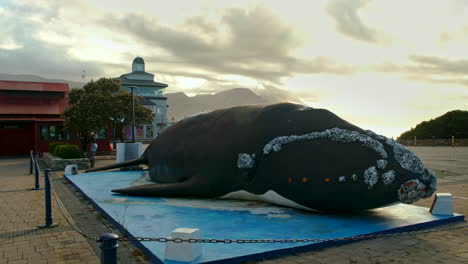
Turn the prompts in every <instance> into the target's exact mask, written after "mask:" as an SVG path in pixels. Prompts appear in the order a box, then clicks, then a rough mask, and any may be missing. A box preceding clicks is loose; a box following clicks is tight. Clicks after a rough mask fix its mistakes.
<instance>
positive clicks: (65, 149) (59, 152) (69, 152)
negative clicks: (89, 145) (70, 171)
mask: <svg viewBox="0 0 468 264" xmlns="http://www.w3.org/2000/svg"><path fill="white" fill-rule="evenodd" d="M54 155H55V156H57V157H60V158H62V159H76V158H82V157H83V154H82V152H81V150H80V147H78V146H77V145H70V144H65V145H59V146H57V147H56V148H55V153H54Z"/></svg>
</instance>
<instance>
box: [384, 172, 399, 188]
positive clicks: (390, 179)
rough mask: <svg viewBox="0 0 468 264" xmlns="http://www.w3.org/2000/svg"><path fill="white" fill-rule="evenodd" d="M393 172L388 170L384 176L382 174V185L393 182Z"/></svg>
mask: <svg viewBox="0 0 468 264" xmlns="http://www.w3.org/2000/svg"><path fill="white" fill-rule="evenodd" d="M395 176H396V174H395V171H394V170H389V171H387V172H385V173H384V174H382V181H383V183H384V184H386V185H388V184H390V183H392V182H393V180H395Z"/></svg>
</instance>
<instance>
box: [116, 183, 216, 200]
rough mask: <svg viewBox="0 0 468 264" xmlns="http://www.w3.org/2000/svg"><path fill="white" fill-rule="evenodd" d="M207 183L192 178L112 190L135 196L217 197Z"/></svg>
mask: <svg viewBox="0 0 468 264" xmlns="http://www.w3.org/2000/svg"><path fill="white" fill-rule="evenodd" d="M210 189H211V188H210V187H209V185H207V184H203V183H199V182H198V183H197V182H195V181H194V180H193V178H192V179H190V180H188V181H184V182H180V183H167V184H145V185H140V186H135V187H130V188H126V189H114V190H112V192H115V193H119V194H125V195H134V196H156V197H190V196H191V197H204V198H209V197H216V196H214V193H213V192H211V191H210Z"/></svg>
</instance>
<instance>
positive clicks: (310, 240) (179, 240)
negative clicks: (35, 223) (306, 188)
mask: <svg viewBox="0 0 468 264" xmlns="http://www.w3.org/2000/svg"><path fill="white" fill-rule="evenodd" d="M37 166H38V168H39V171H41V170H40V166H39V163H38V164H37ZM51 174H54V175H55V177H56V178H60V176H59V175H57V174H56V173H55V172H52V171H51ZM51 189H52V194H53V196H54V200H55V202H56V204H57V207H58V208H59V209H60V212H61V214H62V215H63V217H64V218H65V220H66V221H67V223H68V224H69V225H70V226H71V227H72V228H73V229H74V230H75V231H76V232H78V233H79V234H81V235H82V236H83V237H85V238H88V239H92V240H95V241H97V240H99V237H97V236H93V235H90V234H88V233H85V232H84V231H82V230H81V229H79V228H78V227H77V226H76V225H75V224H74V223H73V222H72V221H71V220H70V219H69V217H68V215H67V214H66V213H65V211H64V209H63V208H62V206H61V202H60V201H59V200H58V198H57V194H56V193H55V190H54V188H53V184H52V182H51ZM106 226H107V225H106ZM107 227H109V226H107ZM467 227H468V224H466V221H465V224H462V225H454V226H443V227H436V228H430V229H421V230H414V231H405V232H397V233H391V234H375V235H358V236H350V237H337V238H302V239H214V238H189V239H184V238H170V237H126V236H119V237H118V240H119V241H142V242H161V243H167V242H174V243H207V244H215V243H224V244H233V243H234V244H258V243H320V242H329V241H333V242H336V241H346V240H368V239H374V238H383V237H395V236H407V235H418V234H429V233H434V232H441V231H449V230H455V229H462V228H467Z"/></svg>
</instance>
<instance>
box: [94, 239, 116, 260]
mask: <svg viewBox="0 0 468 264" xmlns="http://www.w3.org/2000/svg"><path fill="white" fill-rule="evenodd" d="M118 237H119V236H117V235H116V234H111V233H105V234H103V235H102V236H101V237H100V238H99V240H98V241H97V242H101V245H100V246H99V247H100V248H101V264H116V263H117V248H118V247H119V244H118V243H117V238H118Z"/></svg>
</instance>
